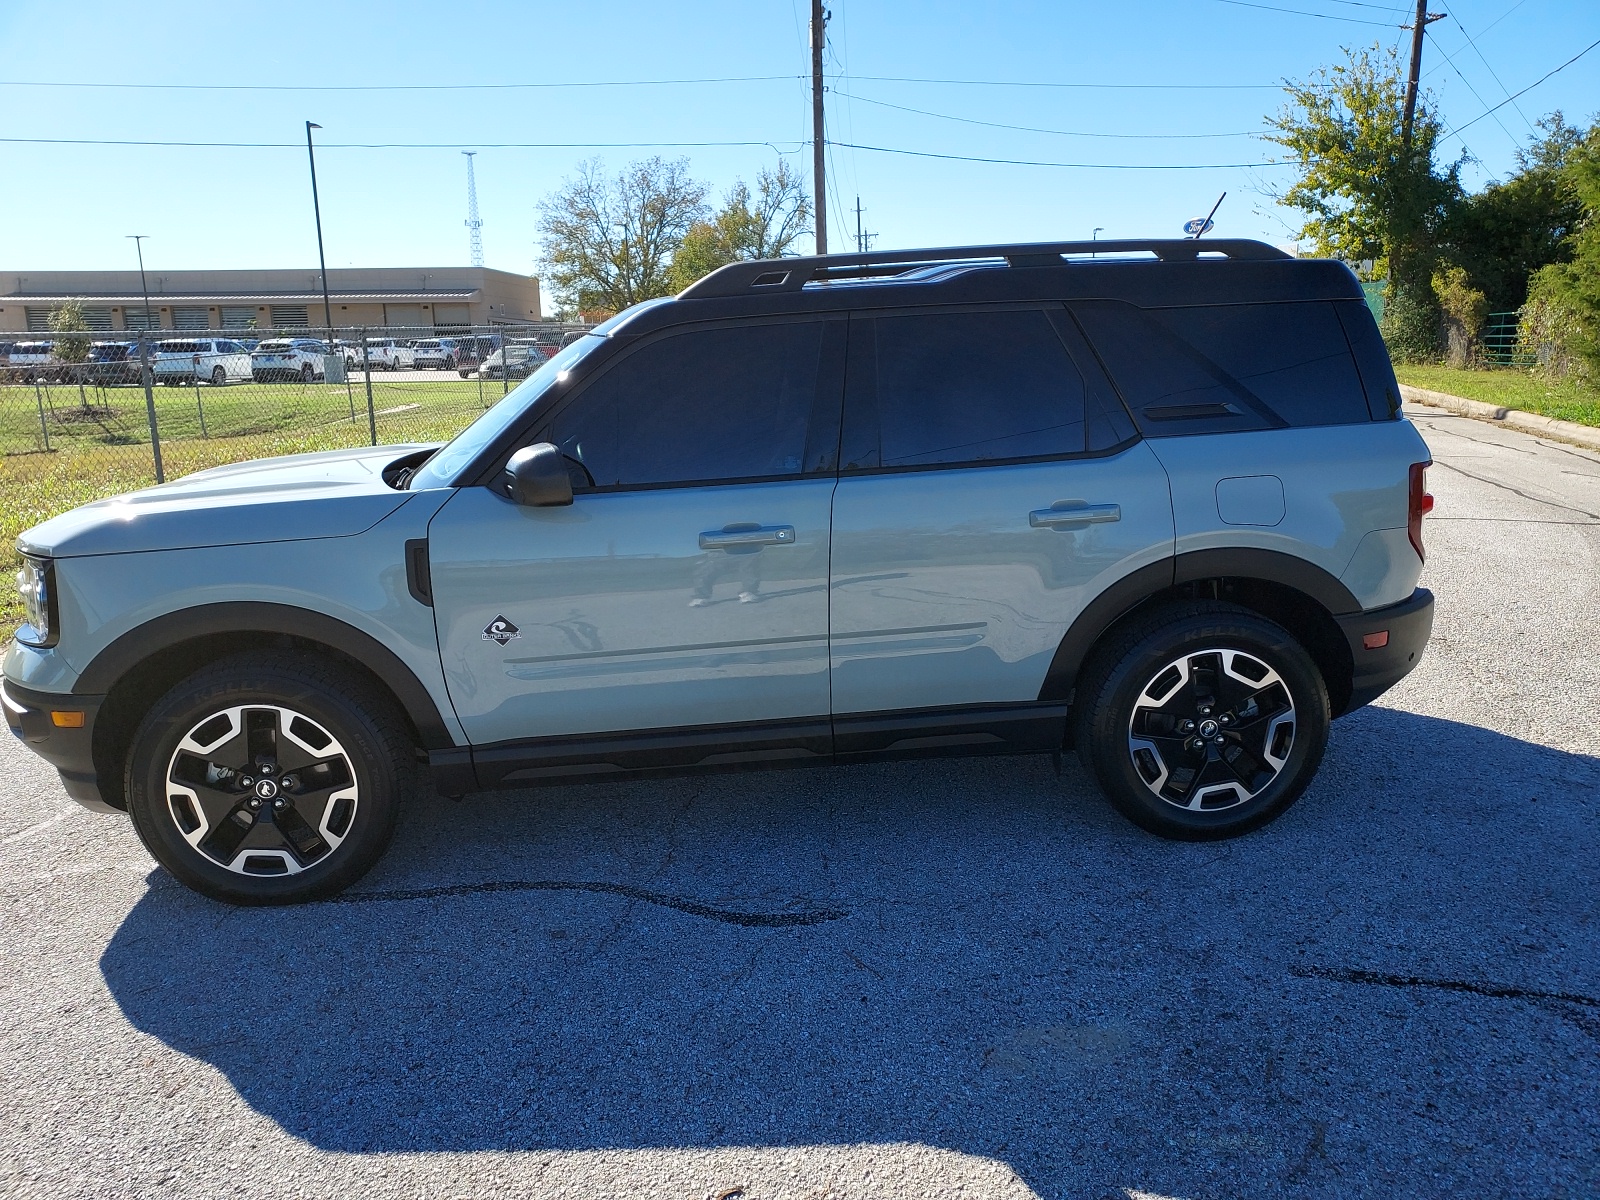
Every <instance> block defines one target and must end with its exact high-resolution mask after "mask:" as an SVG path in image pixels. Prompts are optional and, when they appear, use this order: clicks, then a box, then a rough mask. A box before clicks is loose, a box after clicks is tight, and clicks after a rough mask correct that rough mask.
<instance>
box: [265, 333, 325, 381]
mask: <svg viewBox="0 0 1600 1200" xmlns="http://www.w3.org/2000/svg"><path fill="white" fill-rule="evenodd" d="M329 353H330V351H329V349H328V347H326V346H325V345H323V344H322V343H321V342H319V341H317V340H316V339H315V338H269V339H268V340H267V341H264V342H261V343H259V344H257V346H256V348H255V349H254V350H252V351H250V377H251V378H252V379H254V380H255V381H256V382H257V383H270V382H271V381H272V380H274V379H284V380H292V379H298V380H300V382H301V383H311V382H312V381H314V380H318V379H322V378H324V377H325V375H326V371H325V367H326V362H327V355H328V354H329Z"/></svg>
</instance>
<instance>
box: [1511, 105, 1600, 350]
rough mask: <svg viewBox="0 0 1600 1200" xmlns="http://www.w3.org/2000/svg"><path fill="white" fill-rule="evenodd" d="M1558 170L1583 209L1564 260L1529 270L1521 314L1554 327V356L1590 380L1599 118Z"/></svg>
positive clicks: (1599, 269) (1598, 266)
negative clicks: (1572, 362)
mask: <svg viewBox="0 0 1600 1200" xmlns="http://www.w3.org/2000/svg"><path fill="white" fill-rule="evenodd" d="M1561 175H1562V178H1563V180H1564V181H1565V182H1566V184H1567V186H1569V187H1570V188H1571V189H1572V192H1573V195H1574V196H1576V197H1577V200H1578V203H1579V204H1580V205H1581V206H1582V208H1583V213H1582V216H1581V217H1580V218H1579V219H1578V222H1577V225H1576V228H1575V229H1574V230H1573V231H1572V233H1570V234H1568V235H1567V238H1566V244H1567V246H1568V247H1569V248H1570V251H1571V259H1570V261H1568V262H1556V263H1552V264H1550V265H1549V266H1547V267H1543V268H1541V269H1540V270H1539V271H1537V272H1535V273H1534V275H1533V278H1532V281H1531V283H1530V286H1529V289H1528V291H1529V296H1528V306H1527V307H1528V309H1531V310H1534V311H1533V312H1527V311H1526V310H1525V318H1532V319H1533V321H1534V322H1542V323H1544V324H1546V325H1548V326H1549V327H1550V328H1551V329H1552V330H1559V337H1557V338H1555V339H1553V340H1554V342H1555V345H1554V349H1555V352H1556V354H1557V356H1570V357H1571V358H1572V359H1574V360H1576V365H1578V367H1579V368H1580V370H1582V371H1583V373H1584V374H1585V375H1587V376H1588V377H1589V378H1590V379H1596V378H1600V121H1597V122H1596V123H1594V124H1592V125H1591V126H1590V127H1589V131H1588V133H1586V134H1585V135H1584V136H1583V140H1582V141H1581V142H1579V143H1577V144H1576V145H1574V146H1572V147H1571V148H1570V149H1569V151H1568V152H1567V155H1566V157H1565V159H1564V161H1563V163H1562V167H1561Z"/></svg>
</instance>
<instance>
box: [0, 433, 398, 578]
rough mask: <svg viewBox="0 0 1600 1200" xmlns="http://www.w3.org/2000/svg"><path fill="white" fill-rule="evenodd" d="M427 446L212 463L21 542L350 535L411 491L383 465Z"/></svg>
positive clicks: (27, 546)
mask: <svg viewBox="0 0 1600 1200" xmlns="http://www.w3.org/2000/svg"><path fill="white" fill-rule="evenodd" d="M425 448H426V447H423V446H416V445H408V446H377V447H371V446H362V447H358V448H356V449H353V450H325V451H321V452H318V453H315V454H292V455H289V456H288V457H285V458H263V459H258V460H256V461H255V462H245V463H237V464H234V465H232V466H227V467H212V468H211V469H210V470H207V471H197V472H196V473H195V474H193V475H186V476H184V477H183V478H182V479H176V480H173V481H172V482H171V483H166V484H162V485H160V486H158V487H153V488H145V489H144V490H143V491H139V492H129V493H128V494H127V495H125V496H115V497H113V498H111V499H109V500H97V501H95V502H94V503H93V504H85V505H84V506H83V507H82V508H75V509H73V510H72V511H70V512H65V513H62V514H61V515H60V516H58V517H52V518H51V519H50V520H48V521H46V522H45V523H44V524H42V525H35V526H34V527H33V528H32V529H30V530H28V531H27V532H26V533H24V534H23V535H22V536H21V537H20V538H19V539H18V545H19V547H20V548H21V549H22V550H24V551H26V552H27V553H30V554H40V555H45V556H48V557H51V558H73V557H78V556H81V555H88V554H129V553H135V552H138V551H143V550H183V549H194V548H198V547H202V546H239V545H245V544H247V543H250V542H288V541H297V540H302V539H305V538H328V537H351V536H353V535H355V534H358V533H365V532H366V531H367V530H368V529H371V528H372V527H373V526H374V525H376V524H377V523H378V522H379V521H381V520H383V519H384V518H385V517H387V516H388V515H389V514H390V513H392V512H394V511H395V509H397V508H399V507H400V506H401V505H402V504H404V503H405V502H406V501H407V500H409V499H410V498H411V494H410V493H408V492H397V491H395V490H394V489H393V488H391V487H390V486H389V485H388V484H387V483H385V482H384V481H383V469H384V468H385V467H386V466H388V465H389V464H390V463H392V462H394V461H395V460H396V459H399V458H402V457H404V456H406V455H408V454H413V453H415V452H416V451H417V450H420V449H425Z"/></svg>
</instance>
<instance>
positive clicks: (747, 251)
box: [672, 158, 811, 291]
mask: <svg viewBox="0 0 1600 1200" xmlns="http://www.w3.org/2000/svg"><path fill="white" fill-rule="evenodd" d="M810 221H811V197H810V196H808V195H806V190H805V183H804V181H802V180H801V178H800V176H799V174H798V173H797V172H796V171H795V170H794V169H793V168H792V167H790V166H789V164H788V162H787V161H786V160H785V159H781V158H780V159H779V160H778V167H777V170H775V171H771V170H768V169H767V168H765V167H763V168H761V170H760V171H759V172H758V173H757V175H756V195H755V199H754V203H752V200H751V195H750V188H749V186H748V185H747V184H746V183H745V182H744V181H743V180H739V181H738V182H736V183H735V184H734V185H733V187H732V188H730V189H729V191H728V195H727V198H726V199H725V200H724V201H723V204H722V208H721V209H720V210H719V211H718V212H717V214H716V216H714V217H712V218H711V219H710V220H708V221H697V222H695V224H694V225H693V226H692V227H691V228H690V230H689V232H688V234H687V235H686V236H685V238H684V240H683V245H681V246H680V247H679V248H678V252H677V254H675V255H674V256H673V259H672V287H673V290H674V291H682V290H683V289H684V288H686V287H688V286H689V285H690V284H691V283H693V282H694V281H695V280H697V279H700V278H701V277H703V276H706V275H709V274H711V272H712V271H715V270H716V269H717V268H718V267H725V266H727V265H728V264H729V263H731V262H743V261H746V260H748V259H753V258H782V257H783V256H784V255H785V254H787V253H788V252H789V247H790V246H791V245H793V244H794V241H795V239H796V238H798V237H800V236H801V235H803V234H806V233H809V232H810Z"/></svg>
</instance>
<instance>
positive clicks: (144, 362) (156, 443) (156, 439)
mask: <svg viewBox="0 0 1600 1200" xmlns="http://www.w3.org/2000/svg"><path fill="white" fill-rule="evenodd" d="M123 236H124V237H127V238H131V239H132V240H133V247H134V249H135V250H137V251H138V253H139V290H140V291H141V292H143V293H144V328H143V329H141V330H140V331H139V382H140V383H142V384H143V385H144V416H145V420H146V421H147V422H149V425H150V457H151V460H152V461H153V463H154V464H155V468H156V482H157V483H165V482H166V481H167V472H166V470H165V468H164V467H163V466H162V464H161V428H160V426H159V424H158V423H157V421H156V395H155V392H154V391H153V390H152V388H151V386H150V383H151V380H150V285H149V284H148V283H147V282H145V277H144V239H145V238H147V237H149V236H150V235H149V234H148V233H128V234H124V235H123ZM122 324H123V325H124V326H126V325H127V324H128V321H127V314H126V313H124V314H123V321H122Z"/></svg>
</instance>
